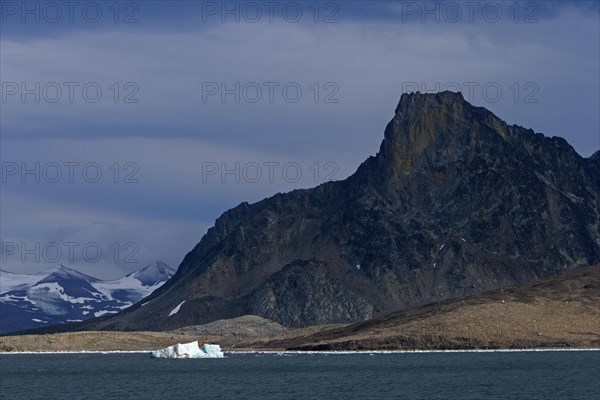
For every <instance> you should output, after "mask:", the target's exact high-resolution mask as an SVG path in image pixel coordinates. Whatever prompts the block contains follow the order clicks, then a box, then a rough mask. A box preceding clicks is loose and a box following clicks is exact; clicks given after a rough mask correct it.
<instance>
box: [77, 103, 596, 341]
mask: <svg viewBox="0 0 600 400" xmlns="http://www.w3.org/2000/svg"><path fill="white" fill-rule="evenodd" d="M599 226H600V153H596V154H595V155H594V156H592V157H590V158H582V157H581V156H579V155H578V154H577V152H576V151H575V150H574V149H573V148H572V147H571V146H570V145H569V144H568V143H567V142H566V141H565V140H564V139H562V138H558V137H552V138H549V137H546V136H544V135H543V134H541V133H534V132H533V131H532V130H530V129H525V128H523V127H520V126H516V125H508V124H507V123H505V122H504V121H503V120H501V119H500V118H498V117H497V116H495V115H494V114H492V113H491V112H490V111H488V110H486V109H485V108H481V107H475V106H473V105H471V104H469V103H468V102H467V101H465V100H464V99H463V97H462V95H461V94H460V93H452V92H443V93H437V94H420V93H412V94H403V95H402V97H401V99H400V103H399V104H398V106H397V108H396V111H395V114H394V117H393V118H392V120H391V121H390V122H389V124H388V125H387V127H386V129H385V135H384V139H383V142H382V144H381V147H380V150H379V152H378V153H377V155H375V156H372V157H369V158H368V159H367V160H366V161H365V162H364V163H363V164H361V165H360V167H359V168H358V170H357V171H356V172H355V173H354V174H353V175H352V176H350V177H349V178H347V179H345V180H343V181H337V182H328V183H325V184H322V185H320V186H318V187H315V188H313V189H308V190H295V191H292V192H289V193H283V194H281V193H279V194H276V195H274V196H273V197H270V198H267V199H264V200H262V201H259V202H258V203H255V204H248V203H242V204H240V205H239V206H237V207H235V208H233V209H231V210H229V211H226V212H225V213H224V214H223V215H221V217H219V218H218V219H217V221H216V222H215V225H214V227H212V228H211V229H209V230H208V232H207V233H206V235H205V236H204V237H203V238H202V240H201V241H200V243H198V244H197V245H196V246H195V247H194V249H192V251H190V252H189V253H188V254H187V255H186V257H185V259H184V260H183V262H182V263H181V265H180V267H179V270H178V271H177V273H176V275H175V276H174V277H173V278H172V279H171V280H170V281H169V282H167V283H166V284H165V285H164V286H162V287H161V288H160V289H159V290H157V291H156V292H155V293H154V294H152V295H151V296H150V297H148V298H146V299H144V300H143V301H141V302H140V303H139V304H138V305H134V306H132V307H131V308H129V309H127V310H125V311H123V312H121V313H120V314H118V315H116V316H113V317H110V318H101V319H96V320H91V321H90V322H86V323H82V324H79V325H77V326H75V329H86V330H105V329H109V330H170V329H176V328H180V327H184V326H189V325H197V324H202V323H206V322H210V321H214V320H217V319H227V318H233V317H237V316H241V315H246V314H253V315H258V316H261V317H265V318H268V319H270V320H273V321H276V322H278V323H280V324H282V325H284V326H288V327H301V326H308V325H318V324H327V323H354V322H359V321H364V320H367V319H370V318H373V317H377V316H380V315H384V314H387V313H390V312H393V311H396V310H400V309H406V308H409V307H415V306H420V305H425V304H428V303H432V302H436V301H440V300H444V299H451V298H459V297H465V296H470V295H474V294H479V293H483V292H485V291H488V290H491V289H495V288H501V287H506V286H510V285H515V284H525V283H528V282H533V281H538V280H541V279H544V278H548V277H552V276H556V275H559V274H561V273H563V272H565V271H567V270H569V269H572V268H575V267H578V266H589V265H593V264H596V263H598V262H600V233H599ZM182 303H183V304H182ZM142 304H145V305H144V306H141V305H142ZM179 304H182V305H181V307H180V310H179V312H178V313H177V314H175V315H172V316H169V313H170V312H171V311H172V310H173V309H174V308H175V307H176V306H178V305H179ZM71 328H73V327H69V329H71Z"/></svg>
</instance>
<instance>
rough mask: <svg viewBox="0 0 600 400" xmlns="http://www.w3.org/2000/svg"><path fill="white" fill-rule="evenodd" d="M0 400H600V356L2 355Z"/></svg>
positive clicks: (593, 353)
mask: <svg viewBox="0 0 600 400" xmlns="http://www.w3.org/2000/svg"><path fill="white" fill-rule="evenodd" d="M0 398H1V399H27V400H36V399H44V400H47V399H89V400H95V399H102V400H104V399H157V400H158V399H160V400H165V399H261V400H268V399H274V400H281V399H340V400H347V399H427V400H429V399H444V400H447V399H465V400H469V399H473V400H482V399H507V400H509V399H510V400H515V399H528V400H533V399H539V400H552V399H561V400H562V399H590V400H595V399H600V351H538V352H531V351H523V352H521V351H517V352H433V353H428V352H419V353H349V354H330V353H327V354H323V353H309V354H298V353H244V354H240V353H227V354H226V358H223V359H153V358H150V356H149V355H148V354H146V353H136V354H91V353H86V354H3V355H0Z"/></svg>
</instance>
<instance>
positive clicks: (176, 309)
mask: <svg viewBox="0 0 600 400" xmlns="http://www.w3.org/2000/svg"><path fill="white" fill-rule="evenodd" d="M183 303H185V300H184V301H182V302H181V303H179V304H178V305H177V307H175V308H174V309H172V310H171V312H170V313H169V317H172V316H173V315H175V314H177V313H178V312H179V309H180V308H181V306H182V305H183Z"/></svg>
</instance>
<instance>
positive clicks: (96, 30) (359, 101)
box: [0, 1, 600, 275]
mask: <svg viewBox="0 0 600 400" xmlns="http://www.w3.org/2000/svg"><path fill="white" fill-rule="evenodd" d="M5 3H9V4H12V3H11V2H3V3H2V7H6V6H5ZM58 3H59V4H62V3H60V2H58ZM131 3H132V4H134V5H136V6H137V8H136V7H135V6H131V5H130V6H131V7H128V8H126V5H127V4H129V3H128V2H120V3H118V5H119V8H118V10H119V15H118V21H117V22H115V21H114V16H115V14H114V10H113V9H110V8H109V7H110V6H111V4H114V3H110V2H102V3H100V2H98V4H100V6H101V8H102V18H101V19H100V20H99V21H98V22H96V23H91V22H89V21H87V20H85V18H83V17H81V16H80V17H78V18H75V19H76V20H74V21H73V22H70V21H68V20H67V19H64V18H63V19H62V20H61V21H59V22H57V23H48V22H47V21H44V20H43V17H44V16H42V15H41V16H40V18H41V20H40V22H34V21H32V20H31V18H32V16H31V15H29V16H28V18H29V20H26V21H25V22H23V21H22V20H21V16H20V15H19V14H14V15H13V14H11V13H10V11H11V10H10V9H8V11H9V13H8V14H6V12H4V13H3V14H2V15H1V16H0V18H6V22H3V23H2V24H1V28H0V29H1V37H0V53H1V57H0V74H1V81H2V85H3V86H2V93H1V95H2V97H3V98H2V99H1V101H2V103H1V105H2V107H1V109H0V133H1V149H0V153H1V156H2V162H3V163H4V164H3V165H4V167H8V168H12V167H14V165H17V166H18V167H19V168H20V167H21V166H22V165H25V167H26V168H34V167H33V166H34V165H35V163H39V165H40V168H44V167H46V168H48V171H46V172H48V173H49V172H50V171H51V168H52V163H58V164H59V165H62V164H64V163H70V162H77V163H79V165H78V167H81V166H83V165H86V164H88V163H97V164H98V165H99V166H100V168H101V170H102V173H103V175H102V176H103V178H102V179H101V180H100V181H99V182H95V183H90V182H86V181H85V180H84V179H83V178H81V177H79V179H78V180H76V181H75V182H68V181H66V180H65V179H63V180H60V181H59V182H57V183H52V182H48V181H47V179H46V181H44V179H43V178H44V177H42V179H41V181H40V182H39V183H36V182H32V181H31V177H32V175H31V174H30V175H27V176H26V178H28V179H25V182H22V180H21V178H20V177H19V176H20V175H19V174H20V171H19V172H17V173H15V175H10V176H7V177H6V182H4V183H3V186H2V193H1V200H2V225H1V235H0V236H1V239H2V240H4V241H18V240H24V241H28V240H30V241H45V242H50V241H53V240H63V241H64V240H67V239H68V240H71V239H72V238H74V237H78V236H81V237H83V238H86V240H90V238H93V237H94V235H97V237H98V238H102V240H104V241H106V240H109V239H110V238H111V237H114V238H117V239H118V240H119V241H121V242H127V241H133V242H135V243H138V244H139V245H140V252H139V254H140V257H139V258H140V260H139V264H144V263H149V262H153V261H155V260H157V259H161V260H164V261H167V262H168V263H171V264H174V265H176V264H177V263H178V262H179V261H180V260H181V258H182V257H183V255H184V253H185V251H186V250H187V249H191V247H192V246H193V245H194V244H195V243H196V242H198V241H199V239H200V237H201V235H202V233H203V232H204V231H205V230H206V229H207V228H208V227H209V226H210V225H211V224H212V222H213V221H214V219H215V218H216V217H217V216H218V215H219V214H220V213H221V212H222V211H224V210H226V209H227V208H229V207H232V206H234V205H236V204H238V203H239V202H241V201H257V200H259V199H261V198H263V197H265V196H270V195H273V194H275V193H277V192H280V191H287V190H291V189H293V188H296V187H311V186H314V185H315V184H318V183H320V182H322V181H323V180H326V179H343V178H344V177H346V176H348V175H349V174H350V173H352V172H353V171H354V170H355V169H356V167H357V166H358V164H359V163H360V162H361V161H362V160H364V159H365V158H366V157H368V156H369V155H372V154H374V153H375V152H376V151H377V149H378V147H379V143H380V141H381V139H382V137H383V129H384V127H385V124H386V123H387V121H388V120H389V119H390V118H391V116H392V113H393V110H394V108H395V105H396V103H397V101H398V99H399V97H400V94H401V93H402V92H403V91H406V90H408V91H412V90H415V89H419V90H421V91H436V90H443V89H449V90H461V91H462V92H463V94H464V95H465V97H466V98H467V99H468V100H469V101H471V102H472V103H474V104H476V105H479V106H484V107H486V108H488V109H490V110H492V111H493V112H495V113H496V114H497V115H499V116H500V117H501V118H503V119H505V120H506V121H508V122H509V123H517V124H520V125H523V126H526V127H528V128H532V129H534V130H535V131H537V132H543V133H545V134H547V135H550V136H552V135H558V136H563V137H565V138H566V139H567V140H568V141H569V142H570V143H571V144H572V145H573V146H574V147H575V149H576V150H577V151H578V152H579V153H580V154H582V155H583V156H589V155H591V154H592V153H593V152H594V151H595V150H597V149H598V148H599V147H600V136H599V132H600V126H599V125H600V121H599V120H598V109H599V108H600V96H599V93H598V87H600V78H599V76H598V70H599V68H600V65H599V64H600V61H599V60H600V54H599V46H598V37H600V31H599V30H600V28H599V24H598V18H599V17H598V3H597V2H520V3H516V4H517V6H516V7H517V8H516V9H515V8H513V9H510V7H511V6H512V7H515V3H513V2H502V3H500V2H497V3H494V2H492V3H489V2H487V3H486V2H481V7H482V8H483V7H484V6H485V5H486V4H488V3H489V4H492V5H491V6H489V7H491V8H489V10H493V7H494V5H495V4H499V5H500V6H501V8H502V17H501V18H500V19H499V20H498V21H492V20H490V18H491V17H490V16H491V14H488V15H486V16H483V15H482V14H474V16H473V17H474V20H473V21H469V19H468V16H467V15H466V14H463V15H462V16H461V18H459V19H458V20H457V21H456V23H453V22H451V21H448V19H452V18H455V17H456V15H455V14H450V12H451V11H452V9H451V7H452V4H451V3H453V2H445V3H441V2H426V3H423V2H393V1H390V2H368V3H367V2H360V1H350V2H321V3H318V7H317V8H316V9H315V3H314V2H297V3H293V2H281V3H280V7H281V8H283V5H284V4H292V3H293V4H298V5H299V6H300V8H301V9H302V18H300V19H299V20H298V22H291V20H290V19H293V18H295V17H294V15H293V14H292V12H293V7H294V6H293V5H290V6H289V7H288V9H287V12H288V14H285V15H284V14H281V12H278V13H276V14H275V15H276V18H275V19H274V20H273V21H272V22H271V21H270V20H269V16H268V14H263V15H262V16H261V18H260V20H259V21H258V22H257V23H252V22H251V21H248V19H252V18H253V17H252V15H251V14H249V12H250V11H251V10H252V4H253V3H252V2H240V3H231V2H230V3H227V5H223V4H225V3H223V2H204V3H200V2H169V3H166V2H159V1H144V2H131ZM14 4H17V5H21V4H23V2H16V3H14ZM28 4H30V7H33V8H31V9H32V10H35V4H39V6H40V7H43V6H42V4H43V3H36V2H28ZM31 4H33V5H31ZM83 4H84V2H81V7H83ZM256 4H259V5H260V4H263V2H258V3H256ZM453 4H455V5H458V6H459V7H463V9H462V11H461V12H464V11H465V10H464V2H454V3H453ZM213 6H215V7H217V8H216V9H215V8H213ZM415 6H416V8H414V7H415ZM90 7H92V6H90ZM221 7H229V9H230V10H234V12H233V14H227V15H225V18H227V23H222V22H221V18H223V16H222V15H221V14H220V11H222V10H220V9H219V8H221ZM235 7H238V9H237V10H246V11H245V12H246V14H239V13H238V14H237V15H236V12H238V11H236V8H235ZM244 7H245V8H244ZM261 7H263V9H262V10H261V12H265V9H264V6H261ZM311 7H312V8H311ZM436 7H438V8H437V10H438V11H435V10H436ZM6 10H7V9H6V8H4V9H3V11H6ZM90 10H91V8H90ZM427 10H434V12H433V14H431V13H429V14H427V12H426V11H427ZM489 10H488V11H489ZM132 11H135V13H133V14H135V15H131V17H132V18H135V19H137V20H138V21H137V22H133V23H125V21H124V18H125V17H126V15H127V13H125V14H124V12H129V13H132ZM280 11H281V10H280ZM317 11H318V13H317V14H315V13H316V12H317ZM517 11H518V14H515V13H516V12H517ZM90 12H91V11H90ZM240 12H241V11H240ZM422 12H424V13H425V14H424V15H425V19H426V21H425V23H423V22H422V18H423V15H421V13H422ZM490 12H491V11H490ZM46 17H47V16H46ZM238 17H239V22H238V23H236V22H235V18H238ZM315 17H316V20H317V22H315ZM65 18H66V17H65ZM432 18H433V20H432ZM436 18H438V19H439V23H438V22H436V20H435V19H436ZM528 18H529V19H528ZM232 19H233V20H234V21H232ZM130 22H131V21H130ZM238 84H239V86H236V85H238ZM24 91H26V93H27V94H23V93H24ZM299 91H300V92H301V95H298V94H299V93H300V92H299ZM13 92H14V93H13ZM11 163H12V164H11ZM23 163H24V164H23ZM115 163H118V166H117V169H119V176H118V179H117V181H118V182H114V181H113V180H114V179H113V178H114V172H115V171H114V168H115V167H114V165H115ZM125 165H129V167H130V168H129V169H126V168H125ZM131 165H135V166H136V167H137V168H138V170H137V172H136V173H135V174H134V175H135V177H136V178H139V182H137V183H131V184H124V183H123V182H122V180H123V179H124V176H125V174H127V173H131V172H132V169H131ZM269 165H270V166H271V167H273V168H275V171H274V172H275V176H274V178H273V179H269V178H268V173H269V168H270V167H269ZM286 165H287V166H288V168H290V169H289V170H287V172H286V173H287V175H285V174H283V172H282V169H283V168H284V166H286ZM215 166H216V167H218V170H216V171H215V170H214V168H215ZM257 166H258V167H259V168H261V170H260V173H261V174H262V175H261V176H260V179H257V180H256V179H255V178H256V167H257ZM111 167H112V169H111ZM207 167H210V168H213V169H212V170H207V169H206V168H207ZM296 167H299V168H300V171H301V173H302V176H301V178H300V179H298V180H296V179H295V178H294V176H291V174H292V172H293V168H296ZM236 168H238V170H237V172H236ZM228 169H229V170H231V169H233V172H231V173H227V171H226V170H228ZM224 170H225V173H224ZM91 171H92V170H90V173H91ZM5 172H6V171H5ZM62 172H63V174H66V173H67V171H66V169H63V171H62ZM203 172H204V175H203ZM207 172H210V174H209V175H206V174H207ZM332 172H335V173H333V174H331V173H332ZM315 173H316V174H317V176H315ZM204 178H205V179H204ZM236 178H239V179H236ZM253 179H254V181H253ZM65 238H66V239H65ZM99 240H100V239H99ZM84 261H85V260H83V264H85V265H76V267H79V268H83V269H85V268H88V272H90V273H92V274H93V273H96V274H97V275H102V274H105V275H107V274H109V272H110V273H111V274H113V273H114V274H118V271H124V270H130V269H131V268H133V267H134V266H133V265H130V264H124V263H123V262H121V261H119V262H116V263H115V262H110V260H105V261H104V262H102V263H96V264H91V263H85V262H84ZM78 262H82V260H78ZM3 265H4V263H3ZM20 265H21V264H19V263H17V262H15V260H13V261H12V262H11V263H10V267H11V268H13V269H15V268H19V266H20ZM46 266H47V265H42V267H46ZM21 267H23V268H35V267H36V265H32V263H30V262H29V263H23V265H21ZM107 271H108V272H107Z"/></svg>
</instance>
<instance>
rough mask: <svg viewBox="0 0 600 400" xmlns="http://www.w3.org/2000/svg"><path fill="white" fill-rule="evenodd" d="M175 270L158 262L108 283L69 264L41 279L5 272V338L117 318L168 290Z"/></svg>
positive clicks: (0, 275) (0, 313) (1, 311)
mask: <svg viewBox="0 0 600 400" xmlns="http://www.w3.org/2000/svg"><path fill="white" fill-rule="evenodd" d="M174 274H175V269H173V268H171V267H170V266H168V265H167V264H165V263H162V262H156V263H154V264H150V265H147V266H146V267H144V268H142V269H140V270H137V271H134V272H131V273H129V274H127V275H125V276H123V277H122V278H120V279H117V280H113V281H103V280H100V279H97V278H94V277H92V276H88V275H85V274H82V273H80V272H78V271H76V270H74V269H70V268H67V267H65V266H63V265H60V266H57V267H52V268H50V269H48V270H45V271H43V272H38V273H35V274H15V273H12V272H8V271H4V270H0V334H5V333H10V332H16V331H20V330H24V329H30V328H34V327H38V326H49V325H54V324H64V323H68V322H78V321H83V320H85V319H88V318H92V317H99V316H102V315H107V314H115V313H117V312H119V311H121V310H123V309H125V308H127V307H129V306H130V305H132V304H134V303H136V302H138V301H140V300H141V299H142V298H144V297H146V296H148V295H149V294H150V293H152V292H153V291H155V290H156V289H158V288H159V287H160V286H162V285H163V284H164V283H165V282H166V281H167V280H168V279H169V278H171V277H172V276H173V275H174Z"/></svg>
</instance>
